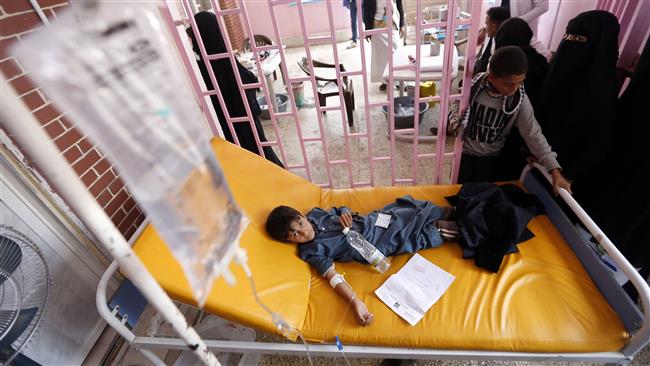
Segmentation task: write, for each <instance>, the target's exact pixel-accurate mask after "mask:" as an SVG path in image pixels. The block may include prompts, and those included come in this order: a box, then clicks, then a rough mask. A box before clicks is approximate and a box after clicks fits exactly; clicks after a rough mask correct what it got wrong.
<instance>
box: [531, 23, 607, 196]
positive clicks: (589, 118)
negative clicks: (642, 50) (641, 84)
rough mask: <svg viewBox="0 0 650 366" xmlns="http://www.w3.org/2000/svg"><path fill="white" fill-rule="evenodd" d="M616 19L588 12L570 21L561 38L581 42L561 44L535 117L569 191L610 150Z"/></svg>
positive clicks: (577, 188)
mask: <svg viewBox="0 0 650 366" xmlns="http://www.w3.org/2000/svg"><path fill="white" fill-rule="evenodd" d="M618 31H619V25H618V20H617V19H616V17H615V16H614V15H613V14H611V13H608V12H606V11H601V10H593V11H588V12H584V13H581V14H579V15H578V16H577V17H575V18H573V19H571V21H570V22H569V24H568V25H567V27H566V33H567V34H570V35H572V36H578V37H586V39H585V40H584V41H580V40H575V39H563V40H562V42H560V45H559V46H558V49H557V52H556V53H555V56H554V57H553V59H552V61H551V65H550V67H549V71H548V74H547V75H546V81H545V84H544V87H543V90H542V94H541V97H540V100H539V103H538V106H537V109H536V113H535V115H536V117H537V119H538V121H539V123H540V125H541V127H542V132H543V133H544V136H546V139H547V140H548V142H549V144H550V145H551V146H552V147H553V150H554V151H555V152H557V154H558V161H559V162H560V165H561V166H562V173H563V174H564V176H565V177H567V178H568V179H570V180H573V181H574V185H573V187H572V189H573V191H574V192H577V191H579V190H580V185H581V184H584V183H587V184H588V182H585V181H584V179H582V178H584V177H585V176H587V175H588V174H589V173H590V172H591V171H593V169H595V168H596V167H597V166H599V165H600V164H602V163H603V162H604V161H605V159H606V157H607V151H608V149H609V147H610V146H611V142H612V138H611V136H612V132H613V127H614V122H615V115H616V99H617V94H618V90H617V83H616V61H617V59H618Z"/></svg>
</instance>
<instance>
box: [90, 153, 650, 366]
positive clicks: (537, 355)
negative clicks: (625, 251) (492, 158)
mask: <svg viewBox="0 0 650 366" xmlns="http://www.w3.org/2000/svg"><path fill="white" fill-rule="evenodd" d="M536 168H537V169H538V170H539V171H540V172H542V173H543V174H544V175H545V176H546V179H548V180H549V182H550V181H551V178H550V176H549V175H548V173H546V171H545V169H544V167H542V166H541V165H536ZM531 172H532V170H531V167H529V166H527V167H526V168H525V169H524V171H523V172H522V175H521V178H520V181H521V182H522V183H523V184H524V185H525V187H526V189H527V190H528V191H529V192H531V193H534V194H535V195H537V197H539V198H540V200H541V201H542V203H543V204H544V206H545V208H546V211H547V215H548V216H549V218H550V220H551V221H552V222H553V224H554V225H555V226H556V227H557V229H558V230H559V231H560V233H561V234H562V236H563V238H564V239H565V241H566V242H567V244H568V245H569V246H570V247H571V249H572V250H573V251H574V252H575V254H576V255H577V256H578V258H579V259H580V261H581V262H582V264H583V266H584V267H585V269H586V270H587V272H588V273H589V275H590V276H591V278H592V280H593V281H594V283H595V284H596V286H597V287H598V289H599V290H600V291H601V293H602V294H603V296H604V297H605V298H606V299H607V301H608V302H609V304H610V305H611V306H612V308H613V309H614V310H615V311H616V313H617V314H618V315H619V317H620V318H621V320H622V322H623V324H624V326H625V329H626V330H627V331H628V332H629V333H630V334H631V335H632V337H631V338H630V340H629V342H628V343H627V344H626V345H625V347H624V348H622V349H621V350H619V351H618V352H583V353H555V352H553V353H541V352H500V351H473V350H437V349H418V348H394V347H375V346H356V345H345V346H344V349H343V351H344V352H345V357H348V358H361V357H362V358H397V359H437V360H471V359H480V360H497V361H572V362H579V361H583V362H584V361H588V362H603V363H610V364H618V365H624V364H627V363H629V362H630V361H631V360H632V359H633V357H634V355H635V354H636V353H637V352H639V351H640V350H641V349H643V348H644V347H645V346H646V345H648V344H649V343H650V317H648V316H645V317H644V316H643V314H650V306H649V305H650V288H649V287H648V284H647V283H646V281H645V280H644V279H643V278H642V277H641V276H640V275H639V274H638V273H637V272H636V270H635V269H634V268H633V267H632V265H631V264H630V263H629V262H628V261H627V260H626V259H625V257H624V256H623V255H622V254H621V253H620V252H619V251H618V249H616V247H615V246H614V245H613V244H612V242H611V241H610V240H609V239H608V238H607V236H605V234H604V233H603V232H602V231H601V230H600V229H599V228H598V226H597V225H596V224H595V223H594V222H593V220H591V218H590V217H589V216H588V215H587V214H586V212H585V211H584V210H583V209H582V208H581V207H580V205H579V204H578V203H577V202H576V201H575V200H574V199H573V197H572V196H571V195H570V194H569V193H568V192H567V191H564V190H562V191H561V192H560V196H561V197H562V199H563V200H564V201H565V202H566V203H567V204H568V205H569V207H570V208H571V209H572V210H573V212H574V213H575V214H576V215H577V216H578V217H579V219H580V220H581V221H582V223H583V225H585V227H586V228H587V229H588V231H589V232H590V233H591V234H592V235H593V236H594V237H595V238H596V239H597V240H598V242H599V243H600V244H601V245H602V246H603V248H605V250H607V252H608V254H609V256H610V257H611V259H612V260H613V261H614V263H615V264H616V266H617V267H618V268H619V269H620V270H622V271H623V272H624V273H625V275H626V276H627V277H628V278H629V279H630V281H631V282H632V284H633V285H634V287H635V288H636V289H637V291H638V292H639V299H640V302H641V304H642V309H639V308H638V307H637V305H636V304H635V303H633V302H632V300H631V299H630V298H629V296H627V294H626V293H625V292H624V291H623V289H622V287H621V286H619V285H618V283H617V282H616V281H615V279H614V278H613V277H612V276H611V275H610V273H609V272H608V271H609V270H608V269H607V268H606V267H605V265H603V264H602V262H601V261H600V260H599V259H598V258H597V257H596V254H594V252H593V251H592V250H591V249H590V248H588V246H587V244H586V243H585V242H584V239H583V238H581V237H580V235H579V234H578V232H577V231H576V229H575V227H574V226H573V225H572V224H571V222H570V221H569V219H568V218H567V216H566V215H565V213H564V212H563V211H562V210H561V209H560V207H559V206H558V204H557V203H556V202H555V199H554V198H553V197H552V196H551V195H550V194H549V192H548V190H547V188H545V187H544V184H543V182H541V181H540V180H539V179H538V178H537V177H535V175H533V174H530V173H531ZM146 225H147V223H146V222H145V223H143V224H142V225H141V227H140V229H139V230H138V232H137V233H136V234H134V235H133V238H134V239H132V240H135V238H137V237H138V236H139V233H140V232H141V231H142V230H143V229H144V227H146ZM117 269H118V266H117V263H116V262H113V264H111V266H110V267H109V268H108V270H107V271H106V272H105V273H104V275H103V277H102V280H101V282H100V285H99V287H98V289H97V306H98V308H99V311H100V314H101V315H102V317H104V319H106V321H107V322H109V324H111V326H112V327H114V328H115V329H116V330H118V332H119V333H120V334H121V335H122V336H123V337H124V338H125V339H126V340H127V341H128V342H129V343H130V344H131V345H132V346H134V347H135V348H136V349H138V350H140V351H141V352H143V354H145V356H147V357H148V358H149V359H150V360H151V361H152V362H154V364H161V362H162V361H160V360H159V359H158V358H157V357H156V356H155V355H154V354H153V353H152V352H151V351H150V350H149V349H156V348H165V349H181V350H184V349H187V345H186V344H185V342H184V341H183V340H181V339H179V338H160V337H139V336H136V335H135V334H133V333H132V332H131V331H130V330H129V329H128V328H127V327H126V326H125V325H124V324H123V323H124V321H123V320H122V319H119V318H116V316H115V311H111V309H110V308H108V306H107V305H106V304H107V302H106V289H107V284H108V282H109V280H110V279H111V278H112V277H113V275H114V274H115V272H116V271H117ZM205 343H206V345H207V347H208V348H209V349H211V350H213V351H218V352H230V353H244V354H246V353H256V354H284V355H301V356H304V355H305V350H306V349H305V346H304V345H302V344H299V343H269V342H236V341H221V340H206V341H205ZM309 353H310V355H311V356H318V357H342V356H343V354H342V352H341V351H340V350H339V349H338V347H337V345H336V344H310V345H309Z"/></svg>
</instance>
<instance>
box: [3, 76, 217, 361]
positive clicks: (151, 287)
mask: <svg viewBox="0 0 650 366" xmlns="http://www.w3.org/2000/svg"><path fill="white" fill-rule="evenodd" d="M0 90H2V98H0V118H1V119H2V121H3V128H5V130H6V131H7V133H8V135H9V136H10V137H11V138H12V139H13V140H14V141H16V142H17V143H18V144H19V145H20V147H21V148H23V149H24V150H25V151H26V152H27V154H28V156H29V157H30V158H31V159H32V160H33V161H34V162H35V163H36V165H37V167H38V168H39V169H40V170H41V172H42V173H43V175H44V176H45V177H46V178H47V179H48V181H49V182H50V183H51V184H52V185H54V186H55V187H56V189H57V191H58V192H59V193H60V194H61V196H62V197H63V199H65V201H66V202H67V203H68V204H69V205H70V206H71V207H72V209H73V210H74V211H75V212H76V213H77V214H78V215H79V217H80V218H81V219H82V220H83V222H84V224H85V225H86V226H87V227H88V229H90V231H91V232H92V233H93V235H95V237H96V238H97V239H98V240H99V241H100V242H101V243H102V244H103V245H104V246H105V247H106V249H107V250H108V251H109V253H111V255H113V257H114V258H115V260H116V262H117V263H118V264H119V266H120V268H121V270H122V271H123V272H124V274H125V275H126V276H127V277H128V278H129V279H130V280H131V281H132V282H133V283H134V284H135V285H136V287H137V288H138V289H139V290H140V292H141V293H142V294H143V295H144V296H145V297H146V298H147V300H148V301H149V303H150V304H151V305H152V306H153V307H154V308H155V309H156V310H157V311H158V312H160V313H161V314H162V315H163V317H164V319H165V320H166V321H167V322H169V324H171V326H172V327H173V329H174V331H176V333H177V334H178V335H179V336H180V337H181V339H182V340H183V341H184V342H185V343H186V344H187V346H188V348H189V349H191V350H192V351H193V352H194V354H195V355H196V356H197V357H198V358H199V359H200V360H201V362H203V363H204V364H205V365H217V366H218V365H220V363H219V361H218V360H217V358H216V357H215V356H214V354H213V353H212V352H211V351H210V350H209V349H208V348H207V346H206V344H205V342H204V341H203V340H202V339H201V338H200V336H199V335H198V334H197V333H196V331H195V330H194V328H192V327H190V326H189V325H188V324H187V320H186V319H185V316H184V315H183V314H182V313H181V312H180V311H179V310H178V308H177V307H176V305H175V304H174V302H173V301H172V299H171V298H170V297H169V296H168V295H167V293H166V292H165V291H164V290H163V289H162V288H161V287H160V285H159V284H158V283H157V282H156V280H155V279H154V278H153V276H152V275H151V274H150V273H149V271H148V270H147V269H146V267H145V266H144V265H143V264H142V262H141V261H140V259H139V258H138V256H137V255H136V254H135V253H134V252H133V250H132V249H131V247H130V246H129V245H128V243H127V242H126V240H125V239H124V237H123V236H122V234H121V233H120V232H119V231H118V230H117V228H116V227H115V225H114V224H113V222H112V221H111V220H110V218H109V217H108V215H107V214H106V213H105V212H104V210H103V209H102V208H101V207H100V206H99V204H98V203H97V201H96V200H95V199H94V198H93V196H92V195H91V194H90V193H89V192H88V191H87V189H86V187H85V186H84V185H83V183H82V182H81V180H80V179H79V177H78V176H77V175H76V173H75V172H74V171H73V170H72V167H70V165H69V164H68V163H67V162H66V161H65V159H64V158H63V156H61V153H60V152H59V150H58V148H57V147H56V146H55V145H54V142H52V140H51V139H50V138H49V137H48V136H47V134H46V133H45V131H43V129H42V128H41V127H40V124H39V123H38V121H37V120H36V118H35V117H34V116H33V115H32V114H31V113H30V112H29V110H28V109H27V107H26V106H25V104H24V103H23V102H22V101H21V100H20V99H19V98H18V95H17V94H16V91H15V90H14V88H13V87H12V86H11V85H10V84H9V83H8V82H7V79H6V78H5V76H4V74H2V75H0ZM113 319H114V320H115V322H117V323H119V321H118V320H117V319H116V318H113ZM110 323H111V321H109V324H110ZM111 326H113V324H111ZM113 328H115V329H116V330H118V332H119V331H120V328H119V327H115V326H113ZM120 333H121V332H120ZM121 335H122V336H124V338H125V339H127V340H128V341H129V342H130V343H132V342H133V334H131V336H129V335H125V334H121ZM141 351H143V354H144V355H145V356H147V358H149V359H150V360H152V361H154V362H155V363H157V364H159V363H161V361H160V359H158V358H157V356H155V355H154V354H153V353H151V352H144V351H148V350H141ZM154 357H155V359H157V362H156V360H155V359H152V358H154Z"/></svg>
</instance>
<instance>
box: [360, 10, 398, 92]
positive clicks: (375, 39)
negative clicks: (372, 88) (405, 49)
mask: <svg viewBox="0 0 650 366" xmlns="http://www.w3.org/2000/svg"><path fill="white" fill-rule="evenodd" d="M389 1H390V4H391V5H392V13H393V14H392V19H387V17H388V10H386V0H364V1H363V5H362V11H363V24H364V26H365V28H366V30H370V29H375V28H384V27H388V28H389V29H392V32H393V34H392V38H393V39H392V45H391V46H392V47H393V52H394V51H396V50H397V49H398V48H399V47H401V45H402V36H403V34H404V31H405V28H404V10H403V8H402V0H389ZM366 39H367V38H366ZM371 47H372V53H371V56H370V81H372V82H373V83H377V82H381V85H380V86H379V90H381V91H384V90H386V83H384V78H383V75H384V69H386V65H387V64H388V34H387V33H382V34H375V35H373V36H372V37H371Z"/></svg>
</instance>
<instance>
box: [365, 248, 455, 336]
mask: <svg viewBox="0 0 650 366" xmlns="http://www.w3.org/2000/svg"><path fill="white" fill-rule="evenodd" d="M454 279H456V277H455V276H454V275H452V274H450V273H447V272H445V271H444V270H442V269H441V268H440V267H438V266H436V265H435V264H433V263H431V262H429V261H428V260H427V259H425V258H424V257H423V256H421V255H419V254H417V253H416V254H415V255H413V258H411V259H410V260H409V261H408V262H407V263H406V264H405V265H404V267H402V269H400V270H399V271H398V272H397V273H395V274H394V275H391V276H390V277H389V278H388V279H387V280H386V282H384V283H383V284H382V285H381V286H380V287H379V288H378V289H377V290H375V294H376V295H377V296H378V297H379V299H381V301H383V302H384V303H385V304H386V305H388V307H389V308H391V310H393V311H394V312H395V313H397V315H399V316H401V317H402V318H403V319H404V320H406V321H407V322H408V323H409V324H411V325H415V324H417V323H418V322H419V321H420V319H422V317H423V316H424V314H425V313H426V312H427V310H429V309H430V308H431V306H433V304H435V303H436V301H438V299H440V297H441V296H442V294H444V293H445V291H447V289H448V288H449V286H450V285H451V283H452V282H454Z"/></svg>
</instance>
